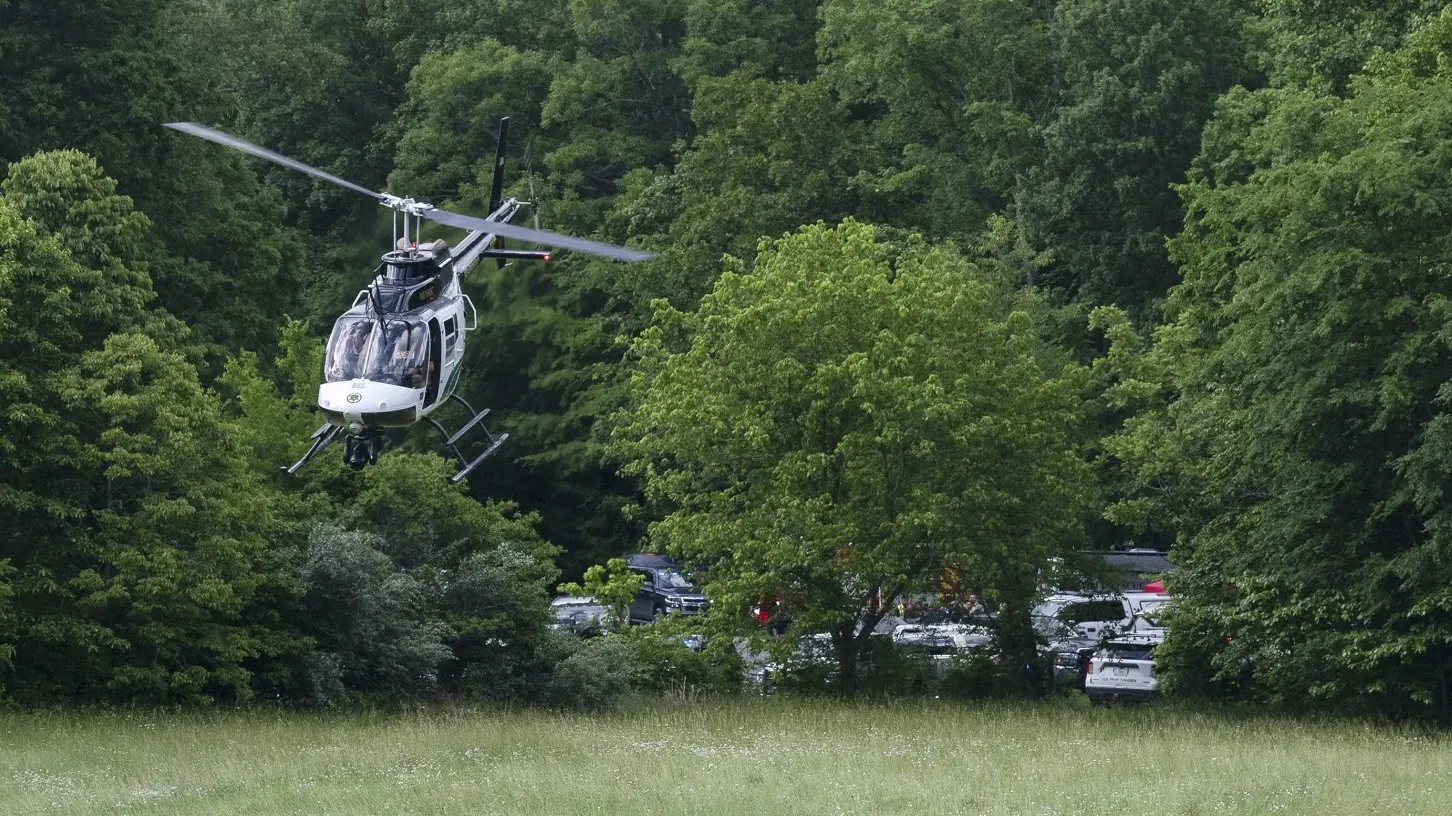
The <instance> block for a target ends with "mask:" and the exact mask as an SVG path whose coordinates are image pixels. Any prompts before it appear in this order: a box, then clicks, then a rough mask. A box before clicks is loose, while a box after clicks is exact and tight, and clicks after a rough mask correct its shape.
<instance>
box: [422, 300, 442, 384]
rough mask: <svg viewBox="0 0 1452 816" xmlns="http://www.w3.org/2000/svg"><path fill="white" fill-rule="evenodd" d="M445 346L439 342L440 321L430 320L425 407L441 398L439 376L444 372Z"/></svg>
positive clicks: (436, 319)
mask: <svg viewBox="0 0 1452 816" xmlns="http://www.w3.org/2000/svg"><path fill="white" fill-rule="evenodd" d="M443 351H444V344H443V343H441V342H439V319H438V318H437V317H435V318H432V319H430V320H429V381H428V386H427V387H426V388H425V390H424V405H433V404H434V402H435V401H437V400H438V398H439V375H440V374H442V373H443V370H444V360H443Z"/></svg>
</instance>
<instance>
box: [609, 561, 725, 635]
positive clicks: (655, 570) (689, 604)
mask: <svg viewBox="0 0 1452 816" xmlns="http://www.w3.org/2000/svg"><path fill="white" fill-rule="evenodd" d="M625 564H626V566H628V567H629V568H630V571H631V572H634V573H637V574H639V575H641V576H643V577H644V578H645V583H644V584H642V585H641V587H640V591H639V592H637V593H636V594H635V603H633V604H631V605H630V620H631V622H632V623H649V622H651V621H653V620H655V619H657V618H663V617H665V616H666V615H670V614H676V615H699V614H701V613H702V612H705V611H706V607H707V606H709V605H710V602H709V601H707V600H706V596H705V595H702V594H701V590H699V589H697V588H696V586H695V585H694V584H692V583H691V581H690V579H689V578H687V577H686V576H685V574H684V573H682V572H681V565H680V564H678V563H676V561H675V559H673V558H671V557H670V556H668V555H656V554H654V553H640V554H638V555H632V556H628V557H626V559H625Z"/></svg>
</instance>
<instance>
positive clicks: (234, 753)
mask: <svg viewBox="0 0 1452 816" xmlns="http://www.w3.org/2000/svg"><path fill="white" fill-rule="evenodd" d="M0 740H3V742H0V813H4V814H27V815H29V814H45V813H65V814H102V813H104V814H112V813H135V814H144V813H166V814H193V813H195V814H203V813H205V814H213V813H246V814H294V813H316V814H329V813H332V814H360V813H420V814H452V813H459V814H464V813H467V814H481V813H548V814H573V813H636V814H697V813H701V814H716V813H722V814H725V813H743V814H748V813H749V814H767V813H769V814H795V813H812V814H816V813H828V814H838V813H863V814H879V813H880V814H891V813H912V814H921V813H954V814H956V813H968V814H975V813H985V814H986V813H993V814H997V813H1005V814H1076V815H1078V814H1100V813H1102V814H1116V816H1121V815H1122V814H1142V813H1143V814H1149V813H1154V814H1212V813H1247V814H1258V813H1288V814H1297V813H1300V814H1334V813H1347V814H1379V813H1385V814H1439V816H1440V815H1442V814H1448V813H1452V739H1449V738H1448V737H1446V736H1443V735H1437V734H1428V733H1422V732H1414V731H1406V730H1399V729H1393V728H1387V727H1378V726H1371V725H1361V724H1347V723H1339V724H1313V723H1298V722H1295V721H1287V720H1275V719H1234V718H1229V717H1219V716H1211V715H1205V714H1194V713H1186V712H1183V711H1179V710H1175V709H1166V708H1157V707H1146V708H1138V709H1109V710H1083V709H1075V708H1072V707H1068V706H1050V705H1038V706H1034V705H997V704H995V705H981V706H972V705H963V704H946V703H921V704H896V705H877V704H844V703H835V702H827V701H804V700H775V699H772V700H741V701H733V702H711V701H698V702H693V703H683V702H680V701H675V702H671V701H663V702H661V703H659V704H656V705H649V706H644V705H643V706H640V707H638V708H636V709H634V710H632V711H629V712H625V713H618V714H610V715H600V716H584V715H570V714H558V713H548V712H540V711H477V712H476V711H449V712H429V713H416V714H393V715H382V714H379V715H359V714H351V715H306V714H297V713H260V712H248V713H236V714H221V713H211V714H164V713H157V714H142V713H132V714H113V715H78V714H9V715H3V716H0Z"/></svg>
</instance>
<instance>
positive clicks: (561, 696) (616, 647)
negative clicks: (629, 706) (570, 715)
mask: <svg viewBox="0 0 1452 816" xmlns="http://www.w3.org/2000/svg"><path fill="white" fill-rule="evenodd" d="M635 660H636V657H635V647H634V645H632V644H630V643H627V642H625V641H624V640H622V639H619V638H596V639H594V640H590V641H587V642H585V643H583V644H581V646H580V648H579V649H578V650H577V651H576V652H575V653H574V654H571V655H570V656H569V657H566V658H565V659H564V660H561V661H560V662H559V663H557V664H555V667H554V671H553V672H551V673H550V676H549V678H548V679H547V680H546V681H545V683H544V687H543V689H542V693H541V698H542V700H543V702H544V703H545V704H546V705H551V706H556V707H558V708H573V709H577V710H581V711H604V710H607V709H611V708H617V707H619V706H620V705H621V704H622V703H624V702H625V700H626V699H628V698H629V696H630V693H631V682H632V680H633V679H634V675H635V668H636V663H635Z"/></svg>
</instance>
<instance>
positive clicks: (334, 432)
mask: <svg viewBox="0 0 1452 816" xmlns="http://www.w3.org/2000/svg"><path fill="white" fill-rule="evenodd" d="M342 432H343V428H342V426H341V425H333V424H331V423H328V422H324V423H323V427H321V428H319V429H317V430H316V431H313V435H312V436H310V437H308V438H309V439H311V440H313V446H312V447H311V448H309V449H308V452H307V453H305V454H303V458H301V459H299V460H297V461H296V462H293V463H292V467H285V468H283V471H284V472H286V473H287V474H288V475H289V476H291V475H293V474H295V473H297V472H298V471H299V470H301V469H302V466H303V465H306V464H307V463H308V462H311V461H312V460H313V457H314V456H317V455H318V454H320V453H322V452H323V449H324V448H326V447H327V446H329V445H331V444H333V443H334V442H336V441H337V440H338V434H341V433H342Z"/></svg>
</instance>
